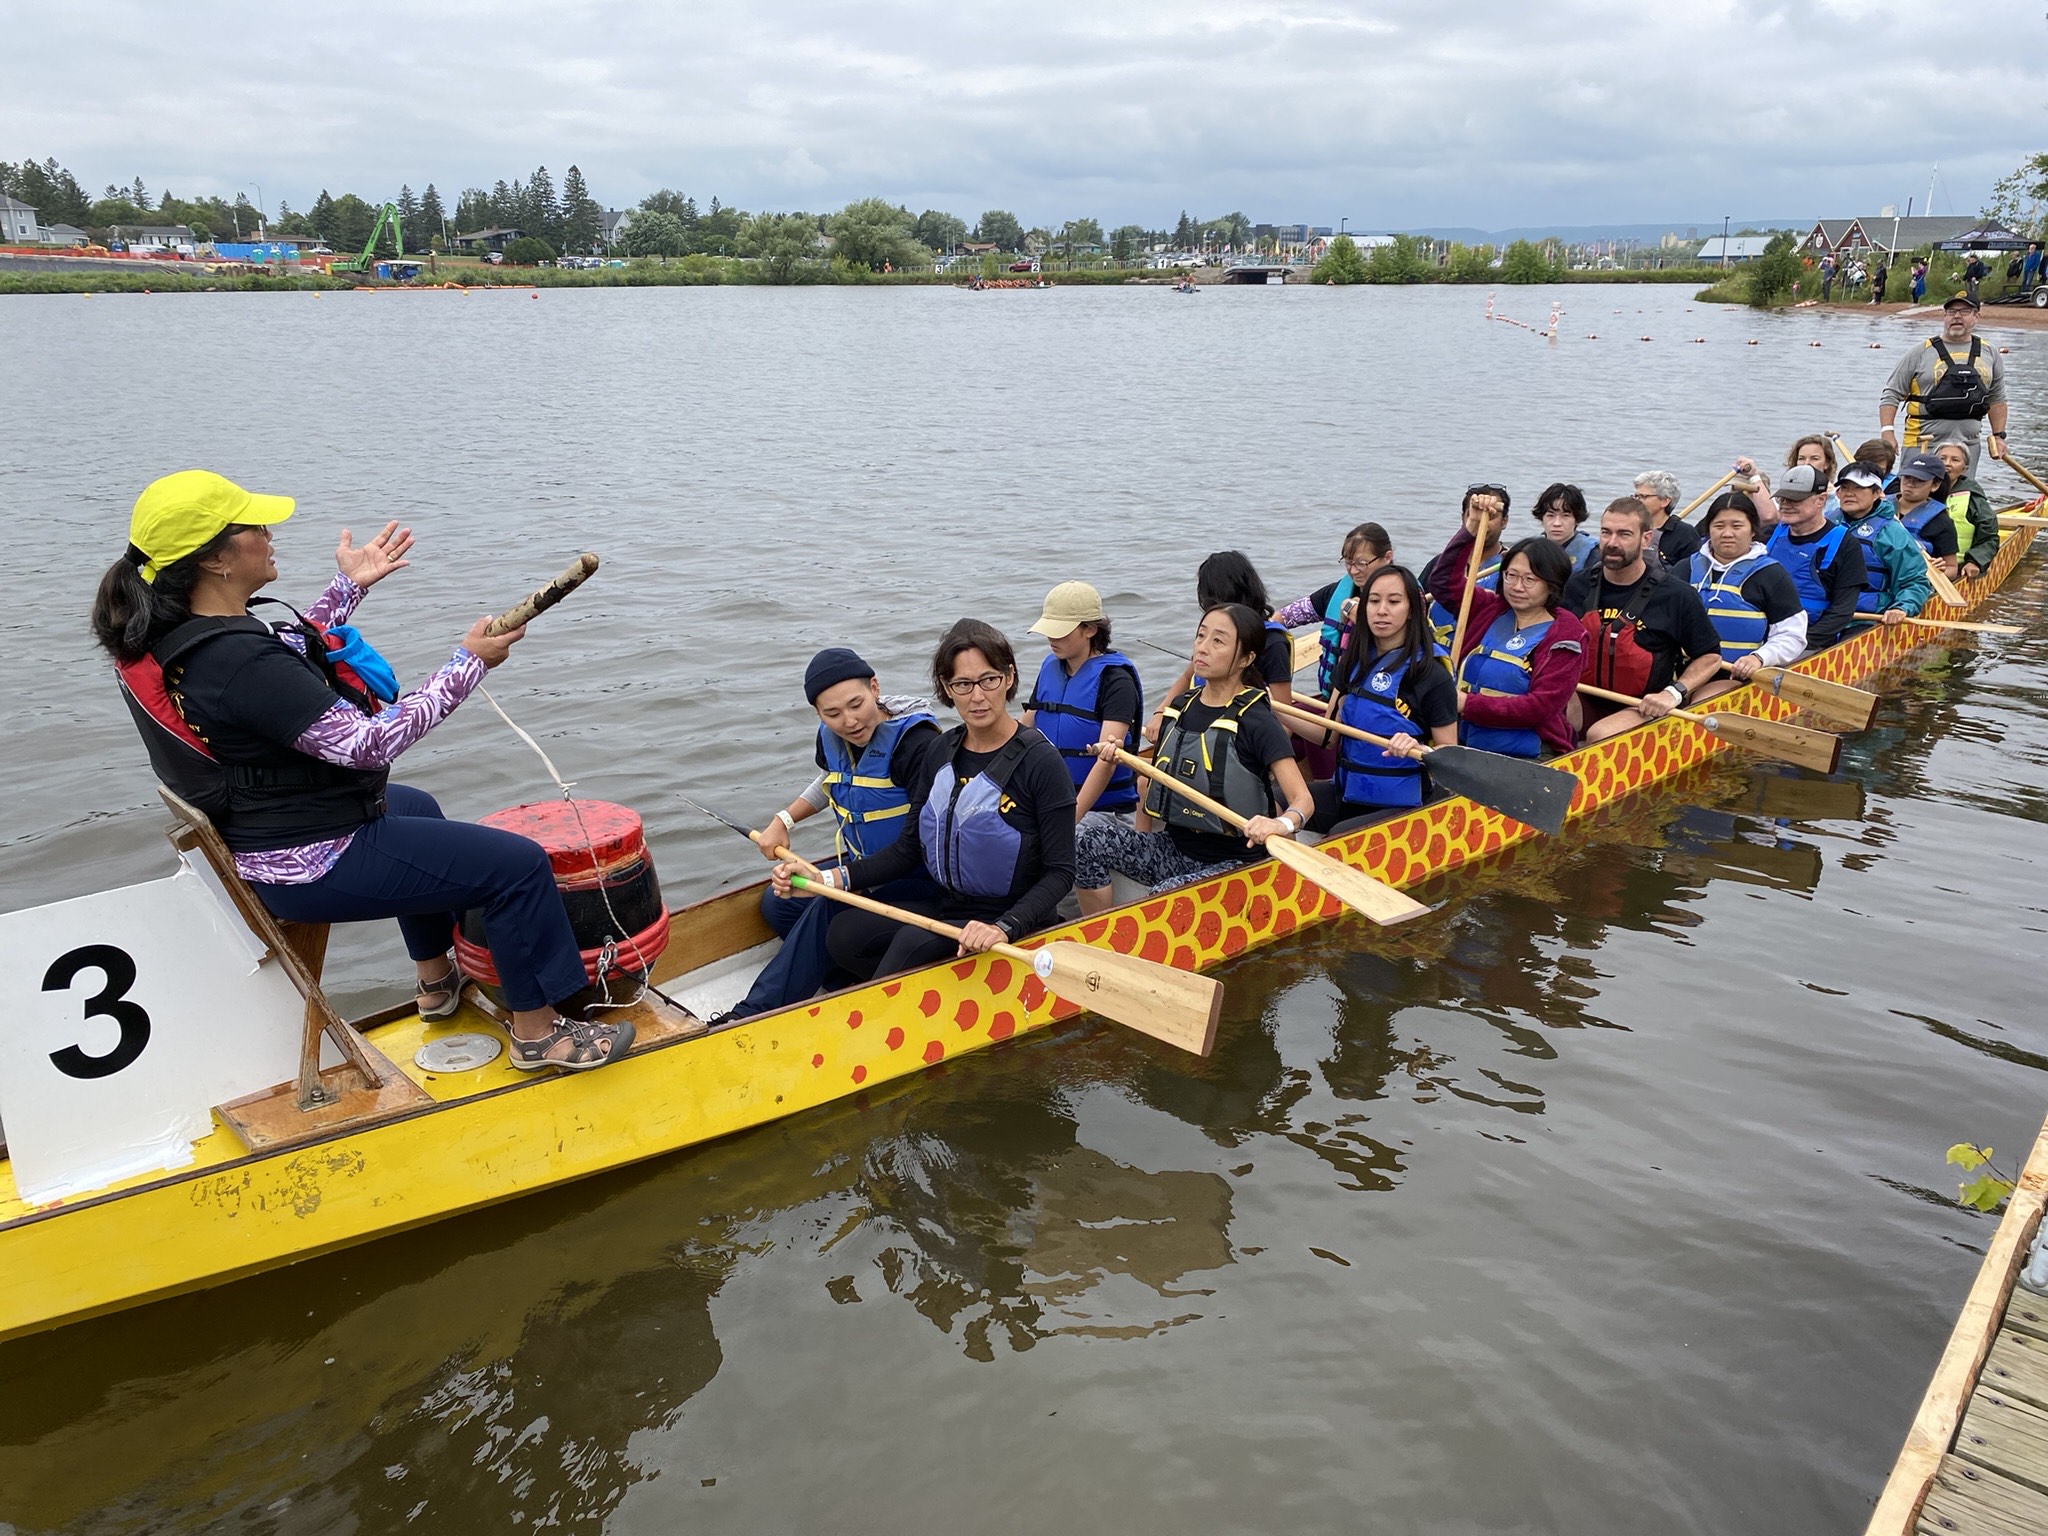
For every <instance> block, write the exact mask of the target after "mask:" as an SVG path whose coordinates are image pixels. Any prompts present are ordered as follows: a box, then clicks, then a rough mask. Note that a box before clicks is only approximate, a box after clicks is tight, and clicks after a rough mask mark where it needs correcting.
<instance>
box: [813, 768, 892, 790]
mask: <svg viewBox="0 0 2048 1536" xmlns="http://www.w3.org/2000/svg"><path fill="white" fill-rule="evenodd" d="M824 781H825V782H826V783H827V784H851V785H852V786H853V787H854V788H855V789H894V788H895V787H896V781H895V780H894V779H876V778H868V777H865V776H863V775H861V774H858V773H841V772H839V770H838V769H836V768H835V769H833V770H832V771H831V772H830V773H827V774H825V775H824Z"/></svg>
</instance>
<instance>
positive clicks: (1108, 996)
mask: <svg viewBox="0 0 2048 1536" xmlns="http://www.w3.org/2000/svg"><path fill="white" fill-rule="evenodd" d="M1032 969H1033V970H1034V971H1036V972H1037V973H1038V978H1039V980H1041V981H1043V982H1044V983H1045V985H1046V987H1047V989H1048V990H1049V991H1051V992H1052V993H1053V995H1054V996H1056V997H1062V998H1065V999H1066V1000H1067V1001H1068V1002H1070V1003H1072V1004H1074V1005H1075V1006H1076V1007H1079V1008H1086V1009H1087V1010H1088V1011H1089V1012H1090V1013H1099V1014H1101V1015H1102V1016H1103V1017H1104V1018H1105V1019H1112V1020H1114V1021H1115V1022H1117V1023H1118V1024H1121V1025H1123V1026H1124V1027H1125V1028H1126V1029H1135V1030H1136V1031H1138V1033H1139V1034H1141V1035H1150V1036H1151V1037H1152V1038H1153V1039H1154V1040H1164V1041H1165V1042H1166V1043H1167V1044H1168V1045H1177V1046H1179V1047H1180V1048H1181V1049H1182V1050H1184V1051H1191V1052H1193V1053H1194V1054H1195V1055H1197V1056H1206V1055H1208V1054H1209V1052H1210V1051H1211V1050H1212V1049H1214V1047H1215V1045H1216V1021H1217V1020H1218V1019H1220V1018H1221V1017H1222V1016H1223V984H1222V983H1221V982H1219V981H1217V980H1216V979H1215V978H1214V977H1211V976H1197V975H1196V974H1195V973H1194V972H1192V971H1180V970H1175V969H1174V968H1173V967H1172V966H1170V965H1159V964H1156V963H1154V962H1153V961H1150V960H1140V959H1139V958H1138V957H1137V956H1136V955H1120V954H1118V953H1117V952H1116V951H1115V950H1113V949H1097V948H1096V947H1095V946H1094V945H1092V944H1081V943H1078V942H1076V941H1075V940H1072V939H1055V940H1054V941H1053V942H1052V943H1050V944H1047V945H1045V946H1044V947H1043V948H1041V949H1039V950H1038V951H1037V952H1036V954H1034V955H1033V957H1032Z"/></svg>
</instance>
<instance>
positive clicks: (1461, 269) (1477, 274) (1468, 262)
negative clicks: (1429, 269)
mask: <svg viewBox="0 0 2048 1536" xmlns="http://www.w3.org/2000/svg"><path fill="white" fill-rule="evenodd" d="M1495 254H1496V252H1495V251H1494V249H1493V247H1492V246H1490V245H1458V244H1455V243H1454V244H1453V245H1452V246H1451V249H1450V254H1449V255H1448V256H1447V257H1446V258H1445V260H1444V281H1445V282H1449V283H1484V282H1487V281H1490V280H1491V279H1492V277H1493V258H1494V256H1495Z"/></svg>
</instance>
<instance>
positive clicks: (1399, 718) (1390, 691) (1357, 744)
mask: <svg viewBox="0 0 2048 1536" xmlns="http://www.w3.org/2000/svg"><path fill="white" fill-rule="evenodd" d="M1409 665H1410V660H1409V658H1408V657H1407V656H1403V657H1401V659H1400V665H1398V666H1394V667H1389V666H1387V665H1386V664H1385V662H1384V661H1383V660H1381V659H1379V658H1377V657H1376V658H1374V663H1373V667H1372V670H1371V671H1369V672H1368V673H1367V674H1366V677H1365V682H1364V683H1363V685H1361V688H1360V690H1359V691H1358V692H1347V693H1345V694H1344V695H1343V696H1342V697H1341V698H1339V699H1338V701H1337V719H1338V720H1339V721H1340V722H1341V723H1343V724H1345V725H1349V726H1355V727H1356V728H1357V729H1359V730H1361V731H1371V732H1372V733H1373V734H1374V735H1375V736H1394V735H1398V734H1400V733H1401V732H1404V731H1405V732H1407V733H1408V734H1409V735H1411V736H1412V735H1414V734H1415V722H1414V720H1412V719H1411V718H1409V715H1408V712H1407V709H1406V707H1405V706H1404V705H1403V704H1402V702H1401V680H1402V678H1404V677H1406V676H1407V675H1408V668H1409ZM1338 740H1339V741H1340V742H1341V743H1342V745H1341V746H1339V747H1338V748H1337V792H1338V793H1339V794H1340V795H1341V796H1342V797H1343V799H1344V803H1345V804H1346V805H1395V806H1399V805H1420V804H1422V764H1421V763H1419V762H1417V761H1416V760H1415V759H1414V758H1412V757H1396V756H1394V755H1393V754H1392V753H1391V752H1388V751H1386V750H1385V749H1383V748H1380V747H1375V746H1371V745H1369V744H1368V743H1366V742H1363V741H1359V740H1357V739H1356V738H1355V737H1351V736H1341V737H1339V738H1338Z"/></svg>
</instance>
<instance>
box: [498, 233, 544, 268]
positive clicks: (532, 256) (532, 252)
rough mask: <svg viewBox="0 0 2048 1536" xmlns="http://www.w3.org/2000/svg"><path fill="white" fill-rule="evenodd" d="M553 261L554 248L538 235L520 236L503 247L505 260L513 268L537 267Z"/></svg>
mask: <svg viewBox="0 0 2048 1536" xmlns="http://www.w3.org/2000/svg"><path fill="white" fill-rule="evenodd" d="M554 259H555V248H554V247H553V246H552V245H549V244H548V243H547V241H545V240H543V239H541V238H540V237H539V236H538V235H521V236H520V237H519V238H518V239H517V240H514V241H512V242H511V243H510V244H508V245H507V246H506V247H505V260H506V261H507V262H509V263H510V264H511V265H513V266H515V267H537V266H539V265H540V264H541V263H542V262H544V261H553V260H554Z"/></svg>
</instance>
